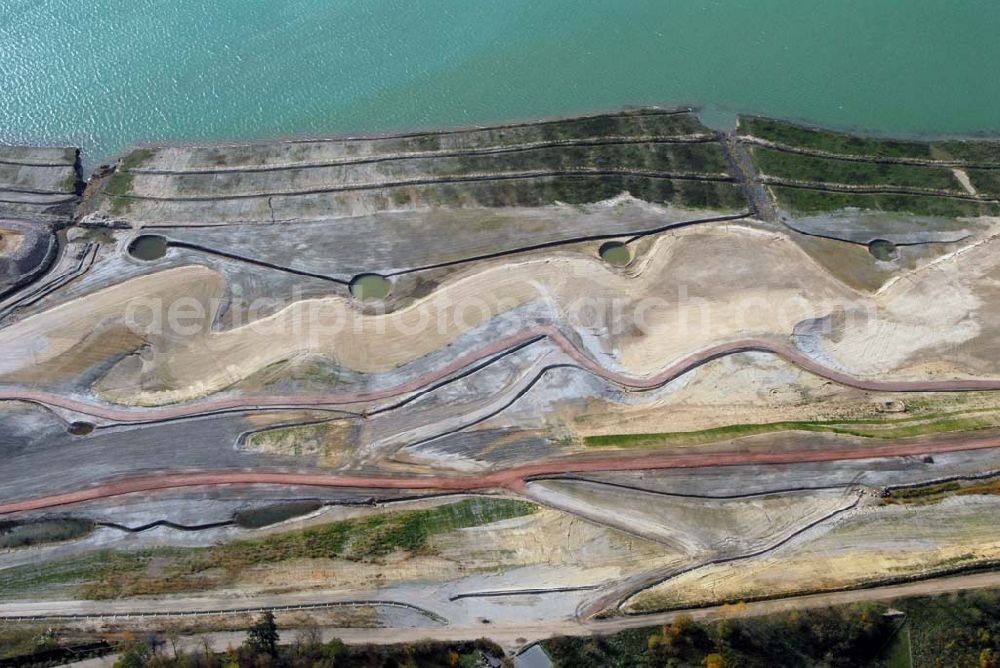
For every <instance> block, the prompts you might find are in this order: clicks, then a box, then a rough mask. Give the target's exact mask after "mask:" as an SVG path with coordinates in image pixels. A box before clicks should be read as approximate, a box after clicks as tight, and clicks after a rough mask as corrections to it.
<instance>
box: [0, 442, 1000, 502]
mask: <svg viewBox="0 0 1000 668" xmlns="http://www.w3.org/2000/svg"><path fill="white" fill-rule="evenodd" d="M997 447H1000V438H983V439H960V438H951V439H940V440H936V441H925V442H921V443H902V444H901V443H890V444H886V445H875V446H872V447H866V448H855V449H844V450H830V451H807V452H780V453H772V452H757V453H746V452H728V453H727V452H722V453H713V454H687V455H685V454H680V455H631V456H621V457H602V458H589V459H577V460H555V461H549V462H543V463H539V464H532V465H528V466H521V467H516V468H511V469H507V470H505V471H499V472H496V473H490V474H485V475H469V476H438V477H429V476H414V477H409V478H407V477H399V476H395V477H394V476H352V475H327V474H308V473H263V472H262V473H251V472H235V471H234V472H211V471H193V472H189V473H169V472H165V473H163V474H161V475H150V476H143V477H136V478H126V479H122V480H117V481H114V482H108V483H104V484H100V485H95V486H93V487H88V488H85V489H81V490H76V491H73V492H66V493H63V494H53V495H50V496H43V497H37V498H34V499H27V500H23V501H14V502H9V503H5V504H0V514H5V513H13V512H19V511H27V510H40V509H44V508H53V507H57V506H64V505H69V504H73V503H81V502H84V501H94V500H99V499H106V498H110V497H114V496H119V495H122V494H130V493H134V492H151V491H157V490H166V489H178V488H184V487H199V486H206V485H233V484H242V485H259V484H265V485H304V486H315V487H360V488H371V489H412V490H433V491H477V490H485V489H503V488H506V489H510V490H514V491H522V490H523V488H524V484H525V483H526V482H527V480H528V479H530V478H532V477H537V476H544V475H553V474H562V473H585V472H593V471H634V470H653V469H669V468H696V467H712V466H739V465H747V464H798V463H808V462H828V461H840V460H852V459H872V458H878V457H906V456H917V455H926V454H942V453H946V452H961V451H967V450H983V449H988V448H997Z"/></svg>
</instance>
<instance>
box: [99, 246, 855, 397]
mask: <svg viewBox="0 0 1000 668" xmlns="http://www.w3.org/2000/svg"><path fill="white" fill-rule="evenodd" d="M713 258H725V261H724V262H713V261H712V259H713ZM793 268H794V270H793ZM854 298H855V293H853V292H851V291H849V290H847V289H846V288H844V287H843V286H842V285H841V284H839V283H838V282H836V281H835V280H833V279H832V278H830V277H829V276H828V275H827V274H825V273H824V272H823V271H822V270H821V269H819V268H818V267H817V266H816V265H815V264H814V263H812V262H811V261H810V260H809V259H808V257H807V256H806V255H805V254H804V253H802V251H801V250H799V249H798V248H797V247H796V246H795V245H794V244H793V243H791V242H790V241H789V240H788V239H787V238H785V237H782V236H776V235H771V234H763V233H760V232H756V231H753V230H751V229H748V228H745V227H736V226H731V227H728V228H726V229H721V228H719V229H709V228H705V229H703V230H698V231H694V230H692V231H687V232H683V233H680V234H678V235H677V236H676V237H675V236H665V237H662V238H661V239H660V241H659V242H658V243H657V244H656V245H655V246H654V247H653V249H652V250H651V252H650V253H648V254H647V256H646V258H645V260H644V261H643V262H641V263H639V265H638V267H637V269H636V270H635V273H634V274H633V275H631V276H626V275H623V274H621V273H617V272H615V271H613V270H611V269H609V268H608V267H607V266H606V265H604V264H603V263H602V262H600V261H598V260H596V259H594V258H586V257H580V256H579V255H571V254H565V255H563V254H559V255H554V256H552V257H536V258H531V259H525V260H521V261H517V262H497V263H494V264H491V265H486V266H477V267H472V268H470V269H469V270H468V271H467V272H466V273H464V274H462V275H460V276H458V277H456V278H455V279H453V280H452V281H450V282H448V283H446V284H445V285H443V286H442V287H441V288H439V289H438V290H436V291H435V292H433V293H432V294H431V295H429V296H427V297H426V298H424V299H422V300H420V301H418V302H416V303H414V304H412V305H411V306H409V307H407V308H404V309H402V310H399V311H396V312H393V313H390V314H386V315H361V314H360V313H359V312H358V311H357V310H356V309H355V307H354V304H353V303H351V302H350V301H349V300H345V299H342V298H338V297H331V298H327V299H318V300H308V301H300V302H296V303H294V304H292V305H290V306H288V307H287V308H285V309H283V310H281V311H279V312H278V313H275V314H274V315H272V316H271V317H268V318H263V319H260V320H256V321H254V322H253V323H251V324H249V325H246V326H243V327H240V328H236V329H232V330H229V331H225V332H212V331H207V330H208V329H209V328H208V326H207V323H208V322H209V321H210V318H209V316H208V314H206V317H205V318H204V320H203V325H204V326H203V328H202V330H201V331H199V332H197V333H195V334H193V335H191V336H189V337H185V338H184V339H183V340H178V339H177V337H176V336H171V337H157V336H156V335H155V334H154V335H151V336H150V337H149V338H150V341H151V343H152V349H151V354H149V355H147V356H146V357H145V358H144V359H143V360H142V361H141V363H140V360H137V359H132V360H126V361H125V362H124V363H122V364H120V365H118V366H117V367H116V368H115V369H114V370H113V371H112V372H111V373H110V374H109V375H108V377H107V379H106V381H105V382H104V383H103V384H102V386H101V390H102V391H103V393H104V395H105V396H106V397H107V398H109V399H112V400H115V401H121V402H130V403H142V404H158V403H169V402H175V401H181V400H185V399H190V398H193V397H197V396H199V395H201V394H206V393H209V392H212V391H216V390H219V389H222V388H224V387H226V386H228V385H230V384H232V383H233V382H235V381H238V380H240V379H242V378H245V377H246V376H248V375H249V374H250V373H253V372H254V371H255V370H257V369H260V368H263V367H265V366H267V365H268V364H271V363H274V362H278V361H281V360H283V359H287V358H289V357H291V356H293V355H297V354H303V353H308V352H320V353H326V354H328V355H330V356H331V358H333V359H334V360H335V361H336V362H337V363H338V364H341V365H343V366H345V367H349V368H352V369H355V370H358V371H363V372H382V371H390V370H393V369H395V368H397V367H399V366H401V365H403V364H406V363H407V362H410V361H413V360H415V359H417V358H419V357H422V356H424V355H427V354H428V353H431V352H434V351H436V350H439V349H440V348H442V347H444V346H447V345H448V344H449V343H451V342H453V341H454V340H455V339H456V338H457V337H458V336H460V335H461V334H463V333H465V332H468V331H469V330H471V329H472V328H474V327H475V326H477V325H480V324H482V323H484V322H486V321H487V320H489V319H490V318H491V317H492V316H494V315H496V314H499V313H503V312H504V311H507V310H510V309H513V308H516V307H518V306H521V305H523V304H526V303H531V302H540V303H543V304H546V305H547V306H548V307H549V308H550V309H551V310H552V311H553V313H554V317H555V318H556V319H557V320H558V321H559V322H560V324H561V325H562V326H564V327H566V328H567V329H568V328H570V327H572V328H574V329H576V330H577V331H578V332H580V333H581V334H582V335H583V336H584V337H587V338H588V339H589V340H591V341H595V340H596V341H597V343H595V344H594V345H595V346H596V347H598V348H603V349H605V350H606V351H610V352H611V353H612V357H611V359H610V360H609V361H610V362H611V363H612V365H615V364H617V365H618V366H620V367H623V368H624V369H626V370H628V371H630V372H632V373H635V374H637V375H643V374H650V373H652V372H654V371H656V370H658V369H660V368H661V367H662V366H664V365H665V364H666V363H668V362H669V361H671V360H672V359H676V358H678V357H680V356H682V355H684V354H686V353H688V352H690V351H691V350H693V349H697V348H701V347H705V346H708V345H711V344H713V343H718V342H721V341H725V340H731V339H733V338H742V337H747V336H762V337H766V336H772V335H778V336H779V337H782V338H783V337H784V336H785V335H787V334H788V333H789V332H790V331H791V330H792V327H793V326H794V325H795V323H796V322H798V321H799V320H801V319H802V318H805V317H813V316H818V315H821V314H823V313H825V311H824V310H822V309H823V308H824V307H825V306H826V305H827V304H828V303H830V302H831V301H833V302H839V301H843V300H848V301H851V300H853V299H854ZM811 300H815V305H814V303H813V302H812V301H811ZM83 301H86V300H83ZM84 308H85V307H84ZM595 336H596V339H595ZM484 343H485V342H484ZM150 378H153V379H155V385H157V386H156V387H153V386H152V385H153V384H151V383H150V382H149V379H150ZM165 378H169V379H170V382H169V383H166V384H165V385H164V380H163V379H165Z"/></svg>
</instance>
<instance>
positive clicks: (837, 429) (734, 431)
mask: <svg viewBox="0 0 1000 668" xmlns="http://www.w3.org/2000/svg"><path fill="white" fill-rule="evenodd" d="M997 426H1000V413H997V411H996V409H991V408H986V409H979V410H970V411H965V412H961V413H953V414H942V415H918V416H913V417H907V418H894V419H869V420H814V421H785V422H766V423H763V424H734V425H726V426H723V427H713V428H711V429H702V430H700V431H675V432H662V433H652V434H607V435H601V436H585V437H584V438H583V443H584V445H585V446H588V447H598V448H658V447H666V446H689V445H703V444H706V443H715V442H718V441H726V440H730V439H734V438H742V437H746V436H755V435H758V434H771V433H776V432H783V431H808V432H820V433H831V434H842V435H845V436H860V437H863V438H878V439H897V438H910V437H914V436H923V435H926V434H939V433H945V432H956V431H974V430H977V429H988V428H990V427H997Z"/></svg>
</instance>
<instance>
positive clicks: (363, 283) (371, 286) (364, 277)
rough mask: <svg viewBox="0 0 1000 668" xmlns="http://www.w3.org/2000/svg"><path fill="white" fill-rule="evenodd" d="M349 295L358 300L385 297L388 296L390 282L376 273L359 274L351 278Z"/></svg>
mask: <svg viewBox="0 0 1000 668" xmlns="http://www.w3.org/2000/svg"><path fill="white" fill-rule="evenodd" d="M349 287H350V290H351V296H352V297H354V298H355V299H357V300H360V301H372V300H378V299H385V298H386V297H387V296H389V291H390V290H391V289H392V283H391V282H390V281H389V279H387V278H386V277H385V276H380V275H378V274H359V275H358V276H355V277H354V278H353V279H351V283H350V286H349Z"/></svg>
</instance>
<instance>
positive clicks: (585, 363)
mask: <svg viewBox="0 0 1000 668" xmlns="http://www.w3.org/2000/svg"><path fill="white" fill-rule="evenodd" d="M541 338H548V339H549V340H551V341H552V342H553V343H555V344H556V345H557V346H558V347H559V348H560V349H561V350H562V351H563V352H564V353H566V354H567V355H568V356H569V357H571V358H572V359H573V360H574V362H575V363H576V364H578V365H579V366H580V367H581V368H583V369H585V370H587V371H589V372H591V373H593V374H594V375H596V376H598V377H600V378H603V379H604V380H606V381H608V382H611V383H615V384H617V385H620V386H621V387H623V388H626V389H629V390H639V391H641V390H650V389H656V388H659V387H662V386H663V385H665V384H666V383H669V382H670V381H672V380H674V379H675V378H677V377H679V376H681V375H683V374H685V373H687V372H689V371H691V370H693V369H696V368H698V367H699V366H701V365H703V364H705V363H707V362H710V361H712V360H715V359H718V358H720V357H725V356H727V355H733V354H736V353H745V352H764V353H771V354H774V355H777V356H778V357H780V358H782V359H783V360H785V361H787V362H790V363H791V364H794V365H796V366H798V367H799V368H801V369H803V370H805V371H808V372H810V373H813V374H816V375H817V376H820V377H822V378H826V379H828V380H832V381H833V382H835V383H839V384H841V385H845V386H847V387H853V388H856V389H860V390H867V391H874V392H969V391H986V390H1000V379H953V380H926V381H924V380H919V381H904V380H873V379H865V378H856V377H854V376H851V375H849V374H846V373H843V372H841V371H836V370H834V369H830V368H828V367H825V366H823V365H822V364H819V363H817V362H816V361H814V360H812V359H810V358H809V357H807V356H806V355H804V354H802V353H801V352H799V351H798V350H795V349H794V348H791V347H789V346H786V345H782V344H777V343H774V342H771V341H765V340H763V339H741V340H738V341H732V342H729V343H722V344H719V345H717V346H712V347H710V348H706V349H704V350H701V351H699V352H696V353H692V354H691V355H688V356H686V357H684V358H682V359H680V360H678V361H676V362H674V363H673V364H671V365H669V366H668V367H666V368H664V369H663V370H662V371H660V372H659V373H657V374H655V375H653V376H644V377H640V376H630V375H628V374H624V373H620V372H616V371H611V370H609V369H606V368H605V367H603V366H601V365H600V364H598V363H597V362H595V361H594V360H593V359H591V358H590V357H589V356H587V354H586V353H584V352H583V351H581V350H580V349H579V348H577V346H576V345H574V344H573V343H572V342H571V341H570V340H569V339H568V338H567V337H566V336H565V335H564V334H563V333H562V332H561V331H560V330H559V329H558V328H557V327H555V326H554V325H540V326H538V327H532V328H530V329H527V330H524V331H522V332H520V333H518V334H514V335H512V336H509V337H506V338H503V339H500V340H498V341H495V342H494V343H492V344H490V345H488V346H485V347H483V348H480V349H479V350H476V351H473V352H470V353H467V354H465V355H462V356H460V357H458V358H456V359H455V360H453V361H452V362H451V363H449V364H447V365H445V366H443V367H441V368H439V369H437V370H435V371H431V372H428V373H426V374H423V375H421V376H419V377H417V378H415V379H414V380H412V381H410V382H407V383H403V384H400V385H396V386H394V387H389V388H386V389H384V390H378V391H374V392H359V393H339V394H338V393H329V394H313V395H290V396H281V395H277V396H265V397H237V398H230V399H208V400H204V401H199V402H196V403H190V404H182V405H177V406H167V407H163V408H143V409H138V408H136V409H130V408H120V407H115V406H109V405H106V404H105V405H102V404H97V403H91V402H86V401H80V400H77V399H70V398H67V397H63V396H60V395H58V394H54V393H51V392H44V391H40V390H31V389H24V388H10V389H0V401H27V402H31V403H36V404H40V405H42V406H47V407H55V408H62V409H66V410H69V411H73V412H76V413H80V414H83V415H89V416H91V417H96V418H101V419H105V420H111V421H115V422H122V423H149V422H158V421H165V420H175V419H179V418H186V417H194V416H201V415H208V414H212V413H218V412H223V411H232V410H243V411H255V410H265V409H274V408H310V407H324V406H339V405H348V404H360V403H366V402H372V401H379V400H382V399H389V398H393V397H398V396H401V395H404V394H407V393H409V392H415V391H417V390H420V389H422V388H424V387H427V386H428V385H431V384H433V383H435V382H436V381H439V380H442V379H444V378H447V377H448V376H450V375H452V374H454V373H456V372H458V371H461V370H462V369H464V368H465V367H468V366H470V365H474V364H476V363H478V362H482V361H484V360H487V359H488V358H490V357H493V356H494V355H497V354H499V353H503V352H505V351H508V350H511V349H514V348H517V347H520V346H522V345H524V344H527V343H530V342H533V341H536V340H539V339H541Z"/></svg>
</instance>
